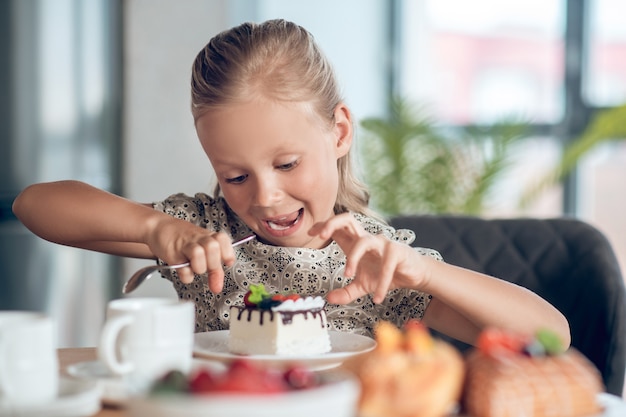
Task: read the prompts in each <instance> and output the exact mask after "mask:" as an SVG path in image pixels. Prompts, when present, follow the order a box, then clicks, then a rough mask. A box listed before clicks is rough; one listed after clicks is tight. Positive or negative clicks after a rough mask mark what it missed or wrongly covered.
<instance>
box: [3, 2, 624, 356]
mask: <svg viewBox="0 0 626 417" xmlns="http://www.w3.org/2000/svg"><path fill="white" fill-rule="evenodd" d="M623 16H626V3H625V2H623V1H622V0H509V1H506V2H502V1H498V0H474V1H472V2H468V1H466V0H339V1H338V0H315V1H298V2H294V1H290V0H256V1H255V0H233V1H227V0H182V1H174V0H125V1H121V0H0V60H1V62H2V65H0V174H1V176H0V262H1V263H2V265H3V267H2V274H0V309H32V310H41V311H46V312H49V313H50V314H52V315H54V316H55V317H57V318H58V321H59V346H60V347H64V346H94V345H95V344H96V340H97V336H98V333H99V331H100V326H101V324H102V321H103V319H104V311H105V306H106V302H107V301H108V300H110V299H111V298H116V297H120V296H121V286H122V284H123V282H124V281H125V280H126V278H127V277H129V276H130V275H131V274H132V272H133V271H134V270H135V269H137V268H139V267H141V266H144V265H147V264H149V263H150V262H149V261H146V260H133V259H126V258H118V257H112V256H107V255H102V254H97V253H91V252H87V251H82V250H78V249H73V248H65V247H60V246H57V245H53V244H51V243H48V242H45V241H43V240H41V239H39V238H37V237H35V236H33V235H32V234H31V233H30V232H29V231H28V230H26V229H25V228H24V227H23V226H21V224H20V223H19V222H18V221H17V220H16V219H15V218H14V217H13V215H12V212H11V204H12V201H13V199H14V198H15V196H16V195H17V194H18V193H19V191H20V190H21V189H23V188H24V187H25V186H27V185H28V184H31V183H34V182H41V181H53V180H59V179H69V178H72V179H78V180H82V181H85V182H88V183H90V184H92V185H95V186H98V187H101V188H104V189H106V190H109V191H111V192H114V193H116V194H120V195H123V196H125V197H128V198H130V199H133V200H137V201H141V202H151V201H158V200H162V199H163V198H164V197H166V196H168V195H170V194H172V193H175V192H185V193H188V194H193V193H195V192H209V193H210V192H211V191H212V185H213V177H212V170H211V167H210V165H209V163H208V161H207V159H206V156H205V155H204V153H203V151H202V149H201V147H200V145H199V143H198V142H197V138H196V136H195V131H194V128H193V121H192V117H191V115H190V111H189V103H190V94H189V79H190V67H191V63H192V61H193V59H194V57H195V55H196V54H197V53H198V51H199V50H200V49H201V48H202V47H203V46H204V45H205V44H206V43H207V42H208V40H209V39H210V38H211V37H212V36H213V35H215V34H216V33H218V32H219V31H222V30H224V29H226V28H228V27H231V26H233V25H236V24H239V23H241V22H243V21H263V20H266V19H270V18H277V17H281V18H286V19H289V20H293V21H295V22H296V23H299V24H301V25H302V26H304V27H305V28H307V29H308V30H309V31H311V32H312V33H313V34H314V36H315V37H316V39H317V41H318V42H319V44H320V45H321V47H322V48H323V49H324V51H325V52H326V54H327V55H328V57H329V59H330V60H331V62H332V63H333V64H334V66H335V69H336V72H337V75H338V77H339V80H340V83H341V85H342V86H343V90H344V91H343V92H344V96H345V98H346V101H347V103H348V104H349V105H350V107H351V108H352V111H353V114H354V117H355V125H356V128H357V140H361V138H363V141H364V142H363V144H359V145H358V146H359V147H360V148H359V151H360V152H359V155H361V158H360V159H359V163H360V167H361V170H362V171H363V174H364V176H365V177H366V178H367V179H368V182H372V185H373V186H374V188H376V184H379V185H380V184H381V183H382V184H383V187H387V188H389V187H393V186H394V184H393V183H390V182H389V180H388V179H387V177H386V176H385V175H386V173H385V172H380V169H379V170H377V169H375V167H373V166H372V165H371V164H370V163H369V162H368V161H371V160H372V153H375V152H377V149H378V151H379V150H380V147H377V146H376V143H377V142H376V141H379V142H380V141H384V140H390V139H389V137H381V136H384V135H380V134H379V135H372V129H371V126H372V124H369V125H368V124H367V122H366V121H367V120H369V121H370V122H372V121H374V122H377V123H378V124H379V125H380V124H381V123H382V124H383V125H385V124H387V125H390V124H393V123H391V122H392V121H393V120H395V119H394V117H396V116H397V115H398V114H399V110H398V107H397V106H395V107H394V103H396V102H397V101H398V100H396V99H397V98H401V100H400V101H401V102H402V103H404V107H402V109H403V110H402V111H407V109H409V113H411V115H412V116H413V117H414V119H416V120H417V121H415V123H427V125H428V127H429V128H432V131H433V132H434V131H436V132H439V133H438V134H437V135H436V136H437V138H438V139H439V140H443V142H446V141H447V142H455V141H457V142H459V143H460V142H462V141H463V140H464V139H462V138H463V134H462V133H459V132H465V130H464V129H466V128H468V127H473V128H474V131H476V129H478V132H483V133H482V139H480V140H479V141H478V142H475V141H474V142H472V145H471V146H472V147H473V149H479V150H480V151H481V152H480V155H482V156H480V157H479V158H478V159H477V160H478V161H479V162H480V161H481V159H480V158H483V159H482V160H484V159H490V158H491V159H493V157H494V155H496V156H497V155H506V158H502V161H505V162H506V163H500V164H497V166H498V169H497V170H495V172H494V171H490V172H492V174H493V175H489V176H488V177H489V179H490V183H489V187H488V188H489V192H485V193H483V195H481V197H480V204H478V205H474V206H472V207H473V209H471V210H469V209H467V210H464V209H459V208H458V207H459V206H458V205H449V204H448V205H446V204H444V205H439V206H437V207H438V208H437V209H436V210H435V209H432V210H431V209H424V208H419V207H417V208H415V207H412V206H410V205H408V206H407V205H402V204H400V205H398V206H397V207H395V208H384V207H382V206H381V208H382V209H383V210H382V211H384V212H385V214H387V215H393V214H396V213H398V212H407V211H408V212H410V211H416V212H417V211H433V212H443V211H450V212H464V211H465V212H469V213H470V214H477V215H481V216H485V217H504V216H507V217H516V216H537V217H556V216H576V217H578V218H581V219H583V220H585V221H588V222H590V223H591V224H593V225H594V226H596V227H597V228H599V229H600V230H601V231H602V232H604V233H605V234H606V236H607V237H608V239H609V240H610V241H611V243H612V244H613V246H614V248H615V250H616V253H617V255H618V257H619V259H620V262H621V265H622V266H623V265H625V264H626V216H625V215H624V213H626V196H625V192H626V142H625V141H623V140H621V139H623V138H624V137H626V134H622V133H621V132H623V128H622V127H621V126H622V125H624V124H626V123H624V122H623V120H624V119H623V118H622V117H621V115H622V114H623V113H619V109H620V108H621V106H623V104H624V103H626V25H624V20H623ZM407 103H408V104H407ZM413 109H414V110H413ZM599 114H603V115H605V116H606V117H609V119H605V124H604V125H602V126H605V127H606V125H607V123H608V125H609V127H610V128H604V129H602V128H601V129H599V130H598V127H597V126H596V125H594V123H593V121H594V117H596V116H597V115H599ZM610 117H612V119H610ZM511 119H515V120H517V121H521V122H522V123H521V124H522V125H523V127H524V133H523V134H516V135H515V138H516V140H515V141H509V142H507V146H506V149H505V151H502V152H500V151H499V150H501V149H502V147H501V146H499V145H498V144H497V143H495V142H493V137H495V135H492V134H491V133H488V132H491V131H490V130H489V129H490V128H491V127H493V126H494V125H497V124H498V123H500V122H501V121H502V120H511ZM425 120H426V122H425ZM606 120H609V121H608V122H606ZM362 122H363V123H362ZM368 126H369V127H368ZM602 126H601V127H602ZM594 129H595V130H594ZM620 129H622V130H620ZM379 132H380V131H379ZM486 132H487V133H486ZM478 136H480V134H479V135H478ZM459 138H461V139H459ZM589 138H591V139H589ZM581 139H584V140H587V143H588V145H587V146H585V147H583V149H584V152H578V153H575V158H574V160H575V162H576V165H575V168H573V169H568V170H567V172H566V173H567V175H566V176H564V178H563V179H562V180H560V181H558V182H556V183H554V182H550V183H548V184H547V186H545V187H540V189H539V191H536V192H534V193H531V194H532V198H529V199H526V200H525V203H524V204H521V203H520V201H521V200H522V199H523V197H524V196H525V195H526V193H527V190H528V189H529V188H530V189H532V188H533V184H535V183H536V182H537V181H541V179H542V178H544V177H545V176H546V175H550V173H551V172H552V171H553V170H554V169H555V167H559V166H560V165H562V160H561V158H562V155H566V154H567V152H566V151H564V150H567V149H568V148H569V147H570V146H571V145H572V144H575V143H577V142H579V141H580V140H581ZM417 149H418V150H419V149H420V147H419V145H418V146H417ZM411 152H415V150H414V149H413V151H412V150H411V148H410V147H409V148H407V152H406V155H412V154H411ZM499 152H500V153H499ZM368 155H369V156H368ZM416 155H419V151H418V153H417V154H416ZM374 159H375V158H374ZM416 159H419V158H416ZM379 160H382V159H379ZM468 164H470V163H469V162H467V161H465V162H464V167H465V171H464V174H463V175H462V177H461V178H462V179H466V178H468V177H470V176H471V175H470V174H471V173H472V172H473V170H472V168H471V166H469V165H468ZM381 165H385V164H381ZM389 169H393V167H391V168H389ZM496 174H497V175H496ZM433 175H435V174H433ZM431 179H432V180H433V181H434V180H435V179H434V178H431ZM386 181H387V182H386ZM443 181H444V182H448V183H452V182H453V181H458V179H456V178H444V179H443ZM409 182H410V181H409ZM403 188H410V187H408V186H404V187H403ZM483 188H484V187H483ZM420 192H421V191H420V190H415V194H412V195H411V196H412V198H413V199H414V200H416V199H419V198H420V195H421V194H420ZM380 201H381V200H378V204H380ZM374 205H375V206H376V205H377V200H376V194H374ZM463 207H467V206H463ZM93 221H94V222H97V221H98V219H97V218H94V219H93ZM136 295H159V296H167V297H170V296H171V297H175V296H176V295H175V293H174V291H173V289H172V287H171V285H170V284H168V282H166V281H165V280H161V279H158V278H153V279H151V280H150V281H148V282H147V284H146V285H145V286H144V287H142V288H140V289H139V290H138V291H137V294H136Z"/></svg>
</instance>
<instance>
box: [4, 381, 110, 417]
mask: <svg viewBox="0 0 626 417" xmlns="http://www.w3.org/2000/svg"><path fill="white" fill-rule="evenodd" d="M100 406H101V405H100V389H99V387H98V385H97V384H96V383H95V382H93V381H79V380H74V379H72V378H65V377H61V379H60V380H59V395H58V396H57V398H55V399H54V400H52V401H49V402H46V403H43V404H31V405H22V406H15V405H11V404H7V403H6V402H5V401H3V400H2V399H0V417H86V416H92V415H94V414H95V413H97V412H98V411H100Z"/></svg>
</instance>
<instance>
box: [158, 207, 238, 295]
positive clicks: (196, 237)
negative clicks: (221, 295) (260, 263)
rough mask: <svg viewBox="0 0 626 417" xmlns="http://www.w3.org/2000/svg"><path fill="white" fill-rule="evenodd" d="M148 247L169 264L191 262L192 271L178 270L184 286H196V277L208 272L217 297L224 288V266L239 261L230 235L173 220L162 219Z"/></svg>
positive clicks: (187, 269)
mask: <svg viewBox="0 0 626 417" xmlns="http://www.w3.org/2000/svg"><path fill="white" fill-rule="evenodd" d="M147 243H148V246H149V247H150V249H151V250H152V252H153V253H154V254H155V255H156V256H157V257H158V258H160V259H162V260H163V261H165V262H167V263H168V264H176V263H183V262H187V261H189V263H190V266H189V267H186V268H180V269H178V270H177V272H178V277H179V278H180V281H181V282H182V283H183V284H189V283H191V282H193V279H194V273H195V274H204V273H205V272H206V273H207V275H208V283H209V289H210V290H211V291H212V292H213V293H217V292H220V291H222V288H223V287H224V270H223V265H232V264H233V262H234V261H235V251H234V250H233V248H232V246H231V239H230V237H228V235H226V234H225V233H223V232H214V231H211V230H207V229H204V228H201V227H198V226H196V225H194V224H192V223H189V222H187V221H184V220H179V219H175V218H172V217H170V216H167V217H161V219H160V220H159V221H158V222H157V223H156V224H155V225H154V227H152V228H151V232H150V233H149V235H148V239H147Z"/></svg>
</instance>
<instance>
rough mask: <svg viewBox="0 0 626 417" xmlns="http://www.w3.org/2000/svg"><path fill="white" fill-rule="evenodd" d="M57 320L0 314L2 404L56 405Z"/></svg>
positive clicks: (24, 313)
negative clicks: (51, 402)
mask: <svg viewBox="0 0 626 417" xmlns="http://www.w3.org/2000/svg"><path fill="white" fill-rule="evenodd" d="M56 349H57V345H56V325H55V322H54V320H53V319H52V318H51V317H49V316H47V315H45V314H42V313H36V312H28V311H0V402H2V403H4V404H10V405H15V406H22V405H32V404H43V403H46V402H50V401H53V400H54V399H55V398H56V397H57V395H58V391H59V359H58V356H57V351H56Z"/></svg>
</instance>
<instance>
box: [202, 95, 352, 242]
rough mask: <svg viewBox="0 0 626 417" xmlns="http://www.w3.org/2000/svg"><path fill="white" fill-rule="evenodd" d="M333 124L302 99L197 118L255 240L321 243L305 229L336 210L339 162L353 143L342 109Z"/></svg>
mask: <svg viewBox="0 0 626 417" xmlns="http://www.w3.org/2000/svg"><path fill="white" fill-rule="evenodd" d="M333 123H334V125H333V126H332V127H330V128H329V127H328V126H327V125H324V124H323V123H322V122H321V121H320V120H319V119H318V118H317V117H314V116H313V115H312V114H311V112H307V111H306V110H305V108H304V106H303V105H302V104H293V103H284V104H283V103H276V102H271V101H266V100H255V101H251V102H247V103H243V104H233V105H230V106H227V107H225V108H222V109H219V110H211V111H209V112H207V113H206V114H204V115H203V116H201V117H200V118H199V119H198V120H197V122H196V129H197V132H198V137H199V138H200V142H201V144H202V147H203V148H204V151H205V152H206V154H207V155H208V157H209V160H210V161H211V164H212V166H213V168H214V170H215V173H216V175H217V180H218V181H219V184H220V187H221V189H222V192H223V193H224V197H225V199H226V201H227V202H228V205H229V206H230V207H231V208H232V209H233V211H234V212H235V213H237V215H238V216H239V217H240V218H241V219H242V220H243V221H244V222H245V223H246V224H247V225H248V226H249V227H250V228H252V230H254V232H255V233H256V234H257V236H258V237H259V239H260V240H261V241H264V242H266V243H269V244H273V245H277V246H293V247H308V248H316V249H319V248H322V247H324V246H325V245H327V243H328V242H324V241H321V240H320V239H319V238H317V237H316V236H309V234H308V231H309V229H310V228H311V226H313V225H314V224H315V223H318V222H323V221H326V220H328V219H329V218H330V217H331V216H333V215H334V213H333V207H334V205H335V201H336V199H337V189H338V184H339V178H338V171H337V160H338V159H339V158H340V157H342V156H344V155H346V153H347V152H348V150H349V149H350V145H351V141H352V123H351V118H350V112H349V111H348V109H347V107H346V106H345V105H343V104H340V105H339V106H337V108H336V109H335V120H334V122H333Z"/></svg>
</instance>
